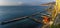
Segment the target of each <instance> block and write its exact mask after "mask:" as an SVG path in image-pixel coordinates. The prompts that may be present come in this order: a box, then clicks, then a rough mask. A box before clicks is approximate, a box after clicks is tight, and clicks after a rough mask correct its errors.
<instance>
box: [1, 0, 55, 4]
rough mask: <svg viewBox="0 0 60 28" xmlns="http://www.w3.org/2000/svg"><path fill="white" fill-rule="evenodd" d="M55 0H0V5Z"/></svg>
mask: <svg viewBox="0 0 60 28" xmlns="http://www.w3.org/2000/svg"><path fill="white" fill-rule="evenodd" d="M53 1H55V0H0V5H6V4H7V5H20V4H23V3H26V4H34V5H37V4H41V3H47V2H53Z"/></svg>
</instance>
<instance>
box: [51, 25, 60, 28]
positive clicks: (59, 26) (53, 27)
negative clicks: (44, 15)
mask: <svg viewBox="0 0 60 28" xmlns="http://www.w3.org/2000/svg"><path fill="white" fill-rule="evenodd" d="M51 28H60V24H58V25H52V26H51Z"/></svg>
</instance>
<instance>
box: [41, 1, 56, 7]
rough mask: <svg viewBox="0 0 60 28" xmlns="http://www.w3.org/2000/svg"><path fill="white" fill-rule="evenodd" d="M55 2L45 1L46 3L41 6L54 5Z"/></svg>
mask: <svg viewBox="0 0 60 28" xmlns="http://www.w3.org/2000/svg"><path fill="white" fill-rule="evenodd" d="M54 4H55V2H49V3H45V4H41V5H40V6H49V5H54Z"/></svg>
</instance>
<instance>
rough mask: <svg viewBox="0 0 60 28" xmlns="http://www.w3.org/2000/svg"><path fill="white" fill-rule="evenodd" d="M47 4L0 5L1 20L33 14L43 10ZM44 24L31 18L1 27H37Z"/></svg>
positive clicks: (0, 27) (1, 27)
mask: <svg viewBox="0 0 60 28" xmlns="http://www.w3.org/2000/svg"><path fill="white" fill-rule="evenodd" d="M46 8H47V7H46V6H0V22H3V21H7V20H12V19H15V18H19V17H23V16H31V15H32V14H34V13H36V12H42V11H44V10H45V9H46ZM41 25H42V24H39V23H36V22H35V21H33V20H31V19H30V18H27V19H23V20H20V21H16V22H12V23H8V24H5V25H0V28H36V27H39V26H41Z"/></svg>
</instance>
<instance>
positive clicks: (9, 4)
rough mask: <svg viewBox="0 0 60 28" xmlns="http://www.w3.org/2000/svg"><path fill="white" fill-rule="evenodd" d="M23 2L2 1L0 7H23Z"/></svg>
mask: <svg viewBox="0 0 60 28" xmlns="http://www.w3.org/2000/svg"><path fill="white" fill-rule="evenodd" d="M21 4H23V2H20V1H19V2H11V1H5V0H0V6H12V5H21Z"/></svg>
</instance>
